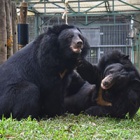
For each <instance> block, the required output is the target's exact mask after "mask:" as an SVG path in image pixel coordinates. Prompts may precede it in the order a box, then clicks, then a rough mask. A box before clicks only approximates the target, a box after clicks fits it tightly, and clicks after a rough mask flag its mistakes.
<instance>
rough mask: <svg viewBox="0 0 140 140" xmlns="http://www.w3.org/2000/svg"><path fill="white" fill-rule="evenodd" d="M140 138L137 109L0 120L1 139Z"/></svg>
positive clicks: (76, 139)
mask: <svg viewBox="0 0 140 140" xmlns="http://www.w3.org/2000/svg"><path fill="white" fill-rule="evenodd" d="M8 139H10V140H124V139H125V140H140V110H139V112H138V113H137V114H136V115H135V117H134V118H133V119H114V118H109V117H103V118H99V117H90V116H86V115H82V114H80V115H78V116H74V115H67V116H60V117H56V118H54V119H46V120H41V121H39V122H38V121H37V120H31V119H30V118H28V119H26V120H21V121H16V120H13V119H12V118H9V119H5V118H3V119H2V120H0V140H8Z"/></svg>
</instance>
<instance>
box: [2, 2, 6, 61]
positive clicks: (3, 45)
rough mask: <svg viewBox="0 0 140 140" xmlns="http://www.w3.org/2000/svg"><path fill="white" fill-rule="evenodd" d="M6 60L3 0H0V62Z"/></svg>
mask: <svg viewBox="0 0 140 140" xmlns="http://www.w3.org/2000/svg"><path fill="white" fill-rule="evenodd" d="M6 60H7V31H6V11H5V0H0V64H2V63H3V62H4V61H6Z"/></svg>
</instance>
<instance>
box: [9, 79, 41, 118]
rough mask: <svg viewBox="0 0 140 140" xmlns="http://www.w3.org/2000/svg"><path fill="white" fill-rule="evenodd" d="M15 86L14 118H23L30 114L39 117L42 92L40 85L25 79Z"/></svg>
mask: <svg viewBox="0 0 140 140" xmlns="http://www.w3.org/2000/svg"><path fill="white" fill-rule="evenodd" d="M14 88H15V91H14V92H15V93H14V94H15V97H14V106H13V108H12V116H13V118H17V119H21V118H27V117H28V116H31V117H32V118H38V117H39V115H40V102H39V98H40V92H39V89H38V87H37V86H36V85H34V84H33V83H30V82H27V81H24V82H20V83H18V84H16V86H15V87H14Z"/></svg>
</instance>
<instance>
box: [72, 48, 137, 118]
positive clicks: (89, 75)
mask: <svg viewBox="0 0 140 140" xmlns="http://www.w3.org/2000/svg"><path fill="white" fill-rule="evenodd" d="M77 71H78V73H79V74H80V75H81V77H82V78H83V79H84V80H86V81H88V82H89V83H90V84H95V85H96V88H97V92H96V91H94V92H92V95H90V96H91V101H90V102H92V103H91V104H90V105H91V106H90V107H89V106H88V108H84V111H85V112H86V114H89V115H93V116H111V117H116V118H125V116H126V114H129V116H130V117H133V116H134V115H135V114H136V112H137V110H138V109H139V106H140V75H139V72H138V71H137V70H136V68H135V66H134V65H133V64H132V62H131V61H130V59H129V57H128V56H127V55H125V54H123V53H121V52H120V51H118V50H115V51H113V52H110V53H108V54H105V55H104V56H103V57H102V58H101V60H100V61H99V63H98V65H97V66H96V65H94V66H93V65H91V64H90V63H89V62H87V61H86V60H81V62H80V65H79V67H78V68H77ZM100 86H101V87H102V88H103V93H102V95H103V98H104V100H105V101H108V102H111V103H112V106H100V105H98V104H97V102H96V99H97V96H98V94H97V93H98V90H99V88H100ZM80 89H81V88H80ZM85 93H86V92H85ZM77 94H79V92H78V93H77ZM83 96H85V95H84V94H83ZM87 96H88V94H87ZM73 97H74V96H73ZM75 97H76V98H75V102H76V99H77V104H76V105H75V106H78V105H79V106H81V103H82V102H83V103H84V100H81V101H80V102H79V99H82V97H78V95H77V96H75ZM71 98H72V97H71ZM84 98H86V97H84ZM69 99H70V98H69ZM69 102H70V101H69ZM71 102H72V101H71ZM86 104H88V103H87V102H86ZM83 106H86V105H85V104H83ZM71 110H72V109H71Z"/></svg>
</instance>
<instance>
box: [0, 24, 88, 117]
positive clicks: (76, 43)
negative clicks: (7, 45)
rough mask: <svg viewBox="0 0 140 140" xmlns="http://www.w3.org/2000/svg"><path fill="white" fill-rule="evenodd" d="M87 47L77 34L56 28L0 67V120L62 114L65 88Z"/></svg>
mask: <svg viewBox="0 0 140 140" xmlns="http://www.w3.org/2000/svg"><path fill="white" fill-rule="evenodd" d="M88 48H89V45H88V43H87V41H86V39H85V38H84V37H83V35H82V33H81V32H80V30H79V29H78V28H76V27H74V26H70V25H56V26H53V27H52V28H49V29H48V31H47V32H46V33H43V34H41V35H39V36H38V37H37V38H36V39H35V40H34V41H32V42H31V43H30V44H28V45H26V46H25V47H24V48H22V49H21V50H19V51H18V52H17V53H16V54H14V55H13V56H12V57H11V58H9V59H8V60H7V61H6V62H5V63H3V64H2V65H1V66H0V117H2V115H4V116H5V117H9V116H10V115H12V116H13V118H17V119H21V118H26V117H28V116H31V117H32V118H38V117H39V118H42V117H44V116H48V117H53V116H55V115H60V114H61V113H63V102H64V101H63V100H64V93H65V90H66V87H67V86H68V84H69V81H70V79H71V74H72V73H73V69H75V67H76V64H77V59H78V58H79V57H85V55H86V54H87V50H88Z"/></svg>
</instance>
